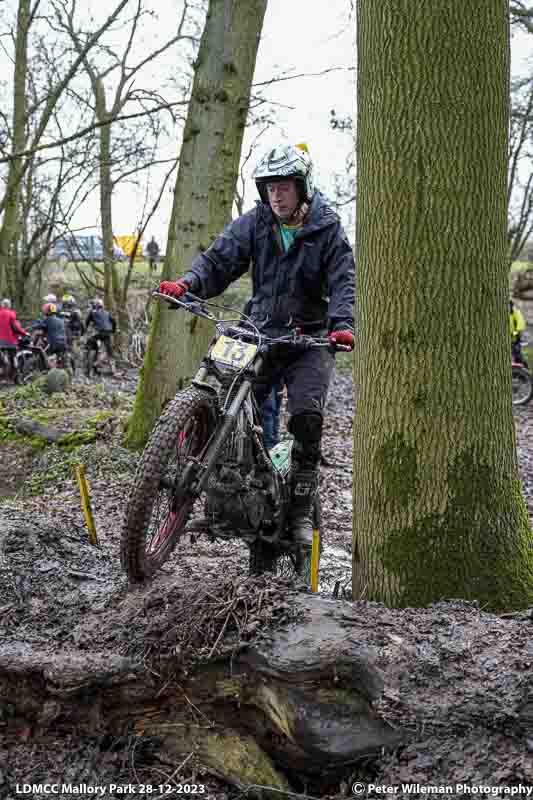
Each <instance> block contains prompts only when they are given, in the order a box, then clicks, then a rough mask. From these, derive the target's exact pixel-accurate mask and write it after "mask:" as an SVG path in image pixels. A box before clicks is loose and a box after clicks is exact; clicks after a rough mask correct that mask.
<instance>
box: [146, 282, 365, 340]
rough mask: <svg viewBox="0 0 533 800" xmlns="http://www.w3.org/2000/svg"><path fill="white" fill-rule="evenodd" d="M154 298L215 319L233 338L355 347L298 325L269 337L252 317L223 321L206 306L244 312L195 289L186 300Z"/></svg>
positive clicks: (220, 329)
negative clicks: (211, 300) (312, 333)
mask: <svg viewBox="0 0 533 800" xmlns="http://www.w3.org/2000/svg"><path fill="white" fill-rule="evenodd" d="M152 297H156V298H159V299H161V300H165V301H166V302H168V303H170V304H172V305H173V306H174V308H175V309H176V310H177V309H179V308H183V309H185V311H188V312H189V313H190V314H194V315H195V316H197V317H202V318H203V319H208V320H210V321H211V322H214V323H215V325H216V328H217V331H218V332H219V333H220V334H226V335H228V336H232V337H239V338H242V339H245V340H246V341H249V342H256V343H257V344H258V345H259V346H260V345H274V344H291V345H296V346H298V347H302V348H304V349H309V350H311V349H315V348H319V347H327V348H329V349H330V350H331V351H332V352H348V353H349V352H351V350H352V348H351V347H349V345H345V344H337V343H336V342H332V341H331V340H330V339H329V338H327V337H324V336H309V335H306V334H303V333H301V332H300V331H299V330H298V328H294V329H293V331H292V332H291V333H290V334H287V335H286V336H276V337H272V336H266V335H265V334H263V333H261V332H260V331H259V329H258V328H257V327H256V326H255V324H254V323H253V321H252V320H249V318H246V317H245V319H244V320H243V321H242V322H241V321H240V319H239V324H238V325H235V324H230V323H234V322H235V320H227V321H225V320H220V319H218V318H217V317H215V316H214V314H210V313H209V311H208V310H207V308H206V307H207V306H213V307H214V308H221V309H224V310H225V311H234V312H236V313H238V314H239V317H242V316H243V314H242V313H241V312H239V311H238V310H237V309H234V308H231V307H230V306H221V305H218V304H215V303H209V302H207V301H206V300H203V299H202V298H201V297H196V295H193V294H192V293H191V292H186V293H185V294H184V295H183V296H182V298H183V299H177V298H176V297H172V296H170V295H168V294H163V293H162V292H158V291H154V292H152ZM186 298H188V299H186ZM244 316H245V315H244ZM248 320H249V321H248ZM243 324H245V325H249V326H250V327H249V328H244V327H242V325H243Z"/></svg>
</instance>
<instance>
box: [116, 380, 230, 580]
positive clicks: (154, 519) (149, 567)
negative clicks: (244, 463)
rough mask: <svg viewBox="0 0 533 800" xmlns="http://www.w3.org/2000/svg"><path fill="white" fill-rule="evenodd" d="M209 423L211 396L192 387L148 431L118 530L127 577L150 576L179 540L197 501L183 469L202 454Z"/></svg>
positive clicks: (211, 406) (210, 417)
mask: <svg viewBox="0 0 533 800" xmlns="http://www.w3.org/2000/svg"><path fill="white" fill-rule="evenodd" d="M213 427H214V415H213V402H212V399H211V396H210V395H208V394H206V393H205V392H202V391H201V390H199V389H196V388H194V387H191V388H189V389H186V390H185V391H183V392H180V393H179V394H178V395H176V397H175V398H174V400H172V402H170V403H169V404H168V405H167V407H166V408H165V410H164V412H163V414H162V415H161V417H160V418H159V420H158V422H157V425H156V427H155V428H154V430H153V431H152V434H151V436H150V439H149V441H148V444H147V445H146V447H145V449H144V452H143V454H142V457H141V460H140V463H139V466H138V468H137V473H136V476H135V482H134V485H133V489H132V490H131V493H130V496H129V498H128V502H127V506H126V514H125V519H124V525H123V529H122V541H121V558H122V566H123V568H124V570H125V571H126V573H127V574H128V577H129V578H130V580H131V581H143V580H146V579H148V578H150V577H151V576H152V575H153V574H154V573H155V572H156V571H157V570H158V569H159V568H160V567H161V566H162V564H163V563H164V562H165V561H166V560H167V559H168V558H169V556H170V554H171V553H172V551H173V549H174V548H175V546H176V544H177V542H178V541H179V539H180V537H181V535H182V533H183V531H184V529H185V526H186V524H187V522H188V520H189V517H190V515H191V512H192V508H193V505H194V501H195V498H194V497H193V496H192V495H191V494H190V492H189V487H188V486H187V485H183V481H182V477H183V472H184V469H185V466H186V465H187V464H188V463H190V460H191V458H198V457H199V456H200V455H201V453H202V451H203V449H204V447H205V445H206V444H207V442H208V440H209V437H210V435H211V432H212V431H213ZM178 489H179V496H178Z"/></svg>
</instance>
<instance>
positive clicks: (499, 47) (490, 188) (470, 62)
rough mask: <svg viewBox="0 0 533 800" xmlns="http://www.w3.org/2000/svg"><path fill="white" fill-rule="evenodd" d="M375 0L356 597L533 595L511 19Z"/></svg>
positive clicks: (365, 74) (496, 4) (367, 8)
mask: <svg viewBox="0 0 533 800" xmlns="http://www.w3.org/2000/svg"><path fill="white" fill-rule="evenodd" d="M478 12H479V13H477V14H476V15H475V16H474V17H473V16H472V15H471V14H470V13H469V12H468V9H467V7H466V6H464V5H463V4H461V3H459V2H454V3H451V4H449V3H448V4H439V3H437V4H435V3H434V2H432V0H385V2H383V3H380V4H378V5H376V4H375V3H374V2H372V0H361V2H360V3H359V5H358V25H357V35H358V48H357V53H358V109H359V111H358V128H357V130H358V140H357V161H358V165H357V175H358V184H357V252H358V279H359V281H358V282H359V306H360V307H359V330H358V334H357V346H356V358H355V365H356V366H355V372H356V385H357V406H356V413H355V423H354V445H355V453H354V475H355V490H354V536H353V565H354V573H353V588H354V597H361V596H364V597H365V598H369V599H373V600H381V601H384V602H385V603H388V604H391V605H395V606H420V605H426V604H428V603H431V602H432V601H434V600H438V599H440V598H443V597H462V598H468V599H477V600H479V601H480V602H482V603H483V604H484V605H486V606H488V607H489V608H492V609H502V608H520V607H524V606H525V605H527V604H528V603H529V602H530V601H531V600H532V599H533V592H532V590H533V580H532V552H533V551H532V550H531V549H530V543H531V532H530V528H529V522H528V515H527V511H526V507H525V503H524V500H523V497H522V493H521V484H520V480H519V478H518V471H517V460H516V452H515V440H514V427H513V417H512V407H511V379H510V353H509V334H508V318H507V315H508V306H507V299H508V286H507V279H508V278H507V261H506V211H507V209H506V181H507V131H508V110H509V19H508V4H507V3H506V2H505V0H488V1H487V2H485V3H483V4H482V5H480V6H479V8H478Z"/></svg>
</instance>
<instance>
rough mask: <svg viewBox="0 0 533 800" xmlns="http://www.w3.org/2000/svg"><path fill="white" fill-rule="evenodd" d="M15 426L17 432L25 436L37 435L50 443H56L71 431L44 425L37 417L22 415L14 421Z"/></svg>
mask: <svg viewBox="0 0 533 800" xmlns="http://www.w3.org/2000/svg"><path fill="white" fill-rule="evenodd" d="M14 427H15V430H16V431H17V433H21V434H23V435H24V436H37V437H38V438H39V439H43V440H44V441H45V442H49V443H50V444H55V443H56V442H58V441H59V440H60V439H62V438H63V437H64V436H66V435H67V434H68V433H69V431H67V430H64V429H62V428H54V427H52V426H50V425H43V424H42V423H41V422H38V421H37V420H35V419H28V418H27V417H20V418H19V419H17V420H16V421H15V423H14Z"/></svg>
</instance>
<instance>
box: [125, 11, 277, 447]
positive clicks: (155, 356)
mask: <svg viewBox="0 0 533 800" xmlns="http://www.w3.org/2000/svg"><path fill="white" fill-rule="evenodd" d="M266 5H267V2H266V0H211V1H210V4H209V10H208V14H207V19H206V24H205V29H204V32H203V35H202V40H201V44H200V51H199V54H198V59H197V62H196V71H195V76H194V82H193V89H192V95H191V100H190V103H189V110H188V115H187V122H186V125H185V131H184V135H183V143H182V147H181V155H180V164H179V171H178V176H177V180H176V187H175V191H174V204H173V208H172V216H171V220H170V224H169V233H168V244H167V252H166V257H165V265H164V269H163V279H166V280H168V279H174V278H176V277H178V276H179V275H180V274H183V273H184V272H185V271H186V270H187V269H189V267H190V264H191V261H192V259H193V258H194V257H195V256H196V255H197V254H198V253H199V252H201V251H202V250H205V249H206V248H207V247H208V246H209V244H210V243H211V241H212V240H213V238H214V237H215V236H216V235H218V234H219V233H220V231H221V229H222V228H223V226H224V225H225V224H227V223H228V222H229V220H230V218H231V209H232V205H233V198H234V195H235V186H236V182H237V177H238V168H239V159H240V153H241V146H242V138H243V133H244V127H245V123H246V116H247V112H248V107H249V102H250V90H251V84H252V79H253V73H254V67H255V60H256V55H257V49H258V45H259V39H260V35H261V28H262V24H263V18H264V15H265V11H266ZM211 335H212V327H211V326H208V325H207V324H201V323H200V321H199V320H198V319H196V318H193V317H189V316H188V315H187V314H186V313H183V314H178V313H172V312H170V311H169V310H167V309H166V308H163V307H162V306H161V305H160V304H159V305H158V306H157V307H156V309H155V312H154V317H153V321H152V326H151V331H150V338H149V343H148V349H147V353H146V357H145V361H144V366H143V369H142V372H141V381H140V385H139V389H138V392H137V397H136V401H135V408H134V412H133V416H132V419H131V421H130V425H129V429H128V437H127V439H128V444H129V445H130V446H131V447H140V446H142V445H143V443H144V442H145V441H146V439H147V437H148V435H149V433H150V430H151V429H152V426H153V424H154V422H155V421H156V420H157V418H158V416H159V414H160V413H161V409H162V408H163V406H164V404H165V403H166V402H167V401H168V400H169V399H170V398H172V397H173V396H174V394H175V393H176V390H177V389H179V388H181V387H183V386H184V385H186V384H187V383H188V382H189V381H190V379H191V377H192V376H193V375H194V372H195V370H196V368H197V366H198V363H199V360H200V359H201V357H202V356H203V355H204V353H205V350H206V347H207V344H208V342H209V339H210V337H211Z"/></svg>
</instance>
